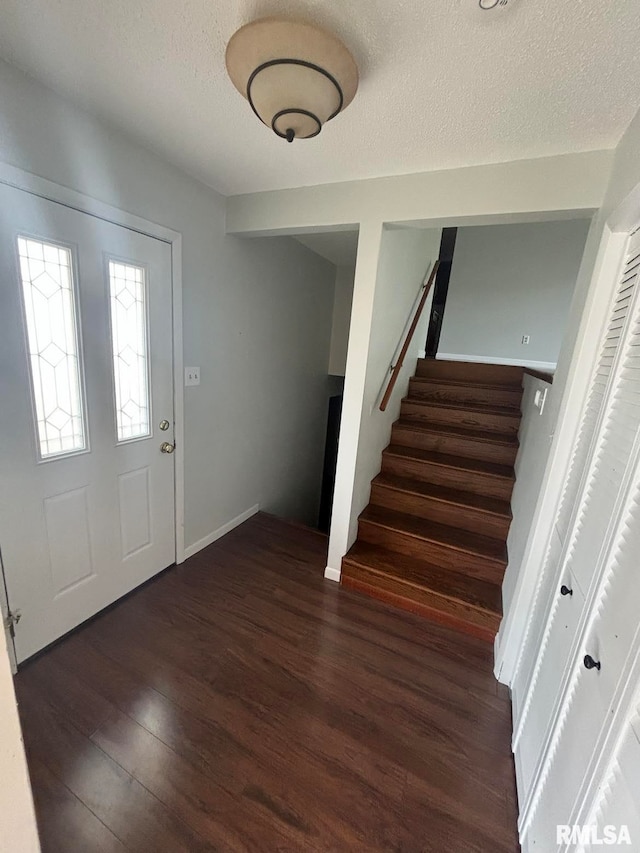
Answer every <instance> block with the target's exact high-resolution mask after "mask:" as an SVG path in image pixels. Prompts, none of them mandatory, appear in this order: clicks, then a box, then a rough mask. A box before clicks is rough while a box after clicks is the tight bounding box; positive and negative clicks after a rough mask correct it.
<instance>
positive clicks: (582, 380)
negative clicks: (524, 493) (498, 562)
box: [495, 183, 640, 685]
mask: <svg viewBox="0 0 640 853" xmlns="http://www.w3.org/2000/svg"><path fill="white" fill-rule="evenodd" d="M639 224H640V183H639V184H637V185H636V186H635V187H634V188H633V189H632V190H631V192H630V193H629V194H628V195H627V196H626V197H625V199H624V200H623V201H622V202H621V203H620V204H619V205H618V206H617V207H616V208H615V209H614V210H613V211H612V212H611V213H610V214H609V216H607V218H606V220H605V222H604V223H603V231H602V235H601V238H600V243H599V246H598V251H597V256H596V258H595V263H594V267H593V272H592V274H591V279H590V284H589V287H588V292H587V295H586V300H585V305H584V309H583V313H582V317H581V320H580V328H579V332H578V335H577V338H576V342H575V346H574V350H573V353H572V355H571V364H570V367H569V372H568V376H567V382H566V386H565V389H564V393H563V398H562V402H561V406H560V411H559V413H558V420H557V423H556V426H555V431H554V435H553V444H552V447H551V451H550V453H549V457H548V459H547V466H546V471H545V475H544V479H543V483H542V486H541V488H540V493H539V495H538V499H537V506H536V510H535V513H534V516H533V519H532V523H531V529H530V532H529V538H528V541H527V546H526V550H525V554H524V556H523V559H522V563H521V565H520V571H519V576H518V579H517V584H516V589H515V592H514V596H513V601H512V605H511V608H510V611H509V613H508V614H507V615H506V616H505V619H504V620H503V623H502V625H501V626H500V631H499V633H498V635H497V636H496V642H495V675H496V678H497V679H498V680H499V681H501V682H503V683H504V684H508V685H511V684H512V682H513V679H514V677H515V674H516V672H517V671H518V668H519V666H520V664H521V662H522V659H521V655H522V652H523V650H524V647H525V642H526V639H527V636H528V632H529V631H530V630H531V628H532V627H534V626H531V625H530V624H529V619H530V610H531V607H532V606H533V603H534V600H535V598H536V596H538V595H540V594H544V593H545V590H543V589H542V588H541V581H542V579H541V576H540V569H541V566H542V565H543V561H544V559H545V555H546V553H547V551H548V548H549V542H550V539H551V536H552V534H553V526H554V521H555V518H556V515H557V511H558V504H559V500H560V496H561V494H562V484H563V483H564V481H565V479H566V475H567V471H568V465H569V461H570V459H571V448H572V447H573V445H574V442H575V439H576V434H577V430H578V428H579V425H580V419H581V417H582V411H583V408H584V405H585V402H586V395H587V393H588V389H589V383H590V379H591V374H592V372H593V367H594V364H595V360H596V358H597V356H598V346H599V342H600V336H601V331H602V326H603V324H604V322H605V320H606V306H607V305H608V303H609V301H610V298H611V294H612V292H613V289H614V288H615V287H616V286H617V283H618V273H619V269H620V264H621V263H622V261H623V259H624V252H625V247H626V244H627V239H628V237H629V234H630V232H631V231H633V230H634V229H635V228H637V227H638V225H639ZM592 227H596V226H592ZM545 619H546V616H545Z"/></svg>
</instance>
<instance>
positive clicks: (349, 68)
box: [226, 18, 358, 142]
mask: <svg viewBox="0 0 640 853" xmlns="http://www.w3.org/2000/svg"><path fill="white" fill-rule="evenodd" d="M226 63H227V71H228V72H229V77H231V82H232V83H233V85H234V86H235V87H236V89H237V90H238V91H239V92H240V94H241V95H243V96H244V97H245V98H246V99H247V100H248V101H249V103H250V104H251V108H252V109H253V111H254V113H255V114H256V115H257V116H258V118H259V119H260V121H262V122H263V123H264V124H266V125H267V126H268V127H271V129H272V130H273V131H274V133H276V134H277V135H278V136H280V137H281V138H282V139H286V140H287V141H288V142H293V140H294V139H310V138H311V137H312V136H317V135H318V134H319V133H320V131H321V130H322V125H323V124H324V123H325V122H327V121H330V120H331V119H332V118H335V116H337V115H338V113H339V112H341V111H342V110H343V109H345V107H347V106H348V105H349V104H350V103H351V101H352V100H353V98H354V96H355V94H356V90H357V88H358V68H357V66H356V63H355V61H354V59H353V57H352V56H351V54H350V53H349V51H348V50H347V48H346V47H345V46H344V45H343V44H342V42H341V41H340V40H339V39H338V38H336V37H335V36H334V35H332V34H331V33H328V32H326V30H322V29H320V28H318V27H315V26H312V25H311V24H304V23H298V22H295V21H287V20H282V19H280V18H263V19H262V20H259V21H253V22H252V23H250V24H247V25H246V26H244V27H241V28H240V29H239V30H238V31H237V32H236V33H235V34H234V35H233V36H232V37H231V40H230V42H229V44H228V45H227V54H226Z"/></svg>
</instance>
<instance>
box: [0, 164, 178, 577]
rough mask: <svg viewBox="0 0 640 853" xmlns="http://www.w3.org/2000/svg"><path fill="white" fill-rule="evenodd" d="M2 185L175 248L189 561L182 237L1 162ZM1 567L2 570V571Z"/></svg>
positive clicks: (175, 379)
mask: <svg viewBox="0 0 640 853" xmlns="http://www.w3.org/2000/svg"><path fill="white" fill-rule="evenodd" d="M0 183H2V184H6V185H7V186H10V187H15V188H16V189H19V190H23V191H24V192H27V193H30V194H31V195H34V196H38V197H39V198H43V199H46V200H47V201H52V202H55V203H56V204H61V205H64V206H65V207H69V208H72V209H73V210H77V211H79V212H80V213H86V214H88V215H89V216H94V217H96V218H97V219H103V220H105V221H106V222H110V223H112V224H114V225H120V226H122V227H123V228H128V229H129V230H131V231H137V232H138V233H140V234H144V235H146V236H147V237H154V238H155V239H157V240H162V241H163V242H165V243H168V244H169V246H170V247H171V283H172V329H173V334H172V338H173V341H172V343H173V416H174V421H175V431H174V440H175V444H176V449H175V452H174V454H173V458H174V460H175V461H174V465H175V469H174V470H175V541H176V553H175V561H176V563H182V562H184V560H185V546H184V382H183V375H184V356H183V351H182V234H181V233H180V232H179V231H174V230H173V229H172V228H167V227H166V226H164V225H158V224H157V223H155V222H150V221H149V220H148V219H143V218H142V217H140V216H136V215H135V214H132V213H127V212H126V211H124V210H120V209H119V208H117V207H113V206H112V205H110V204H105V203H104V202H101V201H98V200H97V199H94V198H92V197H91V196H88V195H84V193H80V192H77V191H76V190H72V189H69V188H68V187H63V186H61V185H60V184H56V183H54V182H53V181H49V180H47V179H46V178H40V177H38V176H37V175H33V174H31V173H30V172H26V171H24V169H19V168H17V167H15V166H10V165H9V164H7V163H1V162H0ZM1 570H2V569H1V567H0V571H1Z"/></svg>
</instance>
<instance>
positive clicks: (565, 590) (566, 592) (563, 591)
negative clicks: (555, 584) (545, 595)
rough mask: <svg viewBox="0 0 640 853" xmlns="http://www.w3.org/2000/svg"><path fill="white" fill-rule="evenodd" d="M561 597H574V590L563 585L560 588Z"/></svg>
mask: <svg viewBox="0 0 640 853" xmlns="http://www.w3.org/2000/svg"><path fill="white" fill-rule="evenodd" d="M560 595H573V590H572V589H569V587H568V586H566V585H565V584H562V586H561V587H560Z"/></svg>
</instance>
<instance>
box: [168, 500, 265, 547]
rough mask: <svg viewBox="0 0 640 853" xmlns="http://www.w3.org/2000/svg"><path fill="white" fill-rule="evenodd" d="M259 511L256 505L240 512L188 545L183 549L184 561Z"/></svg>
mask: <svg viewBox="0 0 640 853" xmlns="http://www.w3.org/2000/svg"><path fill="white" fill-rule="evenodd" d="M259 510H260V506H259V504H256V505H255V506H252V507H251V508H250V509H247V510H245V511H244V512H241V513H240V515H236V517H235V518H232V519H231V521H228V522H227V523H226V524H223V525H222V527H219V528H218V529H217V530H214V531H213V533H209V535H208V536H204V537H203V538H202V539H198V541H197V542H194V543H193V545H188V546H187V547H186V548H185V549H184V558H185V560H186V559H188V558H189V557H193V555H194V554H197V553H198V551H202V549H203V548H206V547H207V545H211V544H212V543H213V542H215V541H216V539H221V538H222V537H223V536H224V535H225V534H226V533H230V532H231V531H232V530H233V528H234V527H238V525H240V524H242V523H243V521H246V520H247V519H248V518H251V516H252V515H255V514H256V513H257V512H259Z"/></svg>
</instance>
